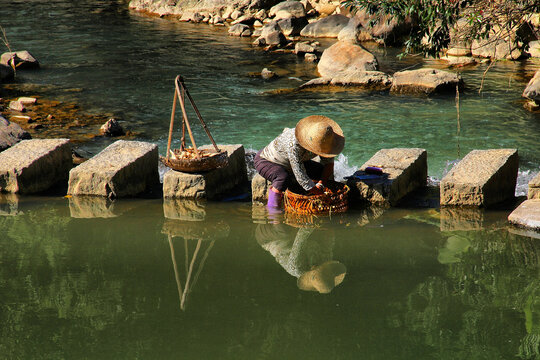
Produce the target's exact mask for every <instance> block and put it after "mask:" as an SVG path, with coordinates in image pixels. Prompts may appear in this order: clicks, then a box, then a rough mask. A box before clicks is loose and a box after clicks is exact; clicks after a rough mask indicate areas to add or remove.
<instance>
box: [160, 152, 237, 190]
mask: <svg viewBox="0 0 540 360" xmlns="http://www.w3.org/2000/svg"><path fill="white" fill-rule="evenodd" d="M218 147H219V148H220V149H221V150H225V151H227V154H228V155H229V163H228V165H227V166H226V167H224V168H221V169H215V170H211V171H207V172H201V173H186V172H180V171H175V170H170V171H168V172H167V173H165V175H164V176H163V197H164V198H191V199H199V198H206V199H219V198H221V197H224V196H226V195H228V194H230V193H231V191H233V190H235V189H236V188H238V187H239V186H241V185H243V184H246V183H247V170H246V159H245V150H244V147H243V146H242V145H238V144H237V145H218ZM200 148H201V149H209V148H212V147H210V146H201V147H200Z"/></svg>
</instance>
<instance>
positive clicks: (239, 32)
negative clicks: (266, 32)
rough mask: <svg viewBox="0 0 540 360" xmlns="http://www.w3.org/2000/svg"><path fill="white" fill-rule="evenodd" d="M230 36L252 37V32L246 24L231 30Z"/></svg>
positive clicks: (234, 26) (237, 25)
mask: <svg viewBox="0 0 540 360" xmlns="http://www.w3.org/2000/svg"><path fill="white" fill-rule="evenodd" d="M229 35H232V36H251V30H250V28H249V26H247V25H245V24H240V23H239V24H236V25H233V26H231V27H230V28H229Z"/></svg>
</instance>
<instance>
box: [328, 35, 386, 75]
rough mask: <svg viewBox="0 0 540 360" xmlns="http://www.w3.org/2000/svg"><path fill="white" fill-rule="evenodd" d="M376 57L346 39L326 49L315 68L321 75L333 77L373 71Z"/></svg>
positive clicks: (376, 66)
mask: <svg viewBox="0 0 540 360" xmlns="http://www.w3.org/2000/svg"><path fill="white" fill-rule="evenodd" d="M378 66H379V65H378V63H377V59H376V58H375V56H373V54H371V53H370V52H369V51H367V50H366V49H364V48H363V47H361V46H360V45H357V44H352V43H350V42H348V41H338V42H336V43H335V44H334V45H332V46H330V47H329V48H328V49H326V50H325V51H324V52H323V54H322V56H321V60H320V61H319V64H318V65H317V70H318V71H319V74H320V75H321V76H322V77H329V78H334V77H336V76H338V75H341V74H345V73H347V74H350V73H358V72H365V71H375V70H377V68H378Z"/></svg>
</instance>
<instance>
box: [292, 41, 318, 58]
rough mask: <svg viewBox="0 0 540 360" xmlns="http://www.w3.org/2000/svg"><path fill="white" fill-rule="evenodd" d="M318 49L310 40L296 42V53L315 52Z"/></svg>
mask: <svg viewBox="0 0 540 360" xmlns="http://www.w3.org/2000/svg"><path fill="white" fill-rule="evenodd" d="M315 51H317V49H316V47H315V46H312V45H311V44H310V43H308V42H298V43H296V44H294V53H295V54H296V55H304V54H305V53H314V52H315Z"/></svg>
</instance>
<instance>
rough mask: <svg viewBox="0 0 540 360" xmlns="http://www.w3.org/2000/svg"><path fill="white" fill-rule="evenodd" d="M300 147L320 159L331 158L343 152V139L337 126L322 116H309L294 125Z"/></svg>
mask: <svg viewBox="0 0 540 360" xmlns="http://www.w3.org/2000/svg"><path fill="white" fill-rule="evenodd" d="M294 134H295V135H296V139H297V140H298V143H300V146H302V147H303V148H304V149H306V150H309V151H311V152H312V153H314V154H317V155H320V156H322V157H326V158H331V157H334V156H336V155H338V154H339V153H340V152H342V151H343V147H344V146H345V137H344V136H343V131H342V130H341V128H340V127H339V125H338V124H337V123H336V122H335V121H334V120H332V119H330V118H328V117H326V116H322V115H311V116H308V117H305V118H303V119H302V120H300V121H299V122H298V124H296V128H295V132H294Z"/></svg>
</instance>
